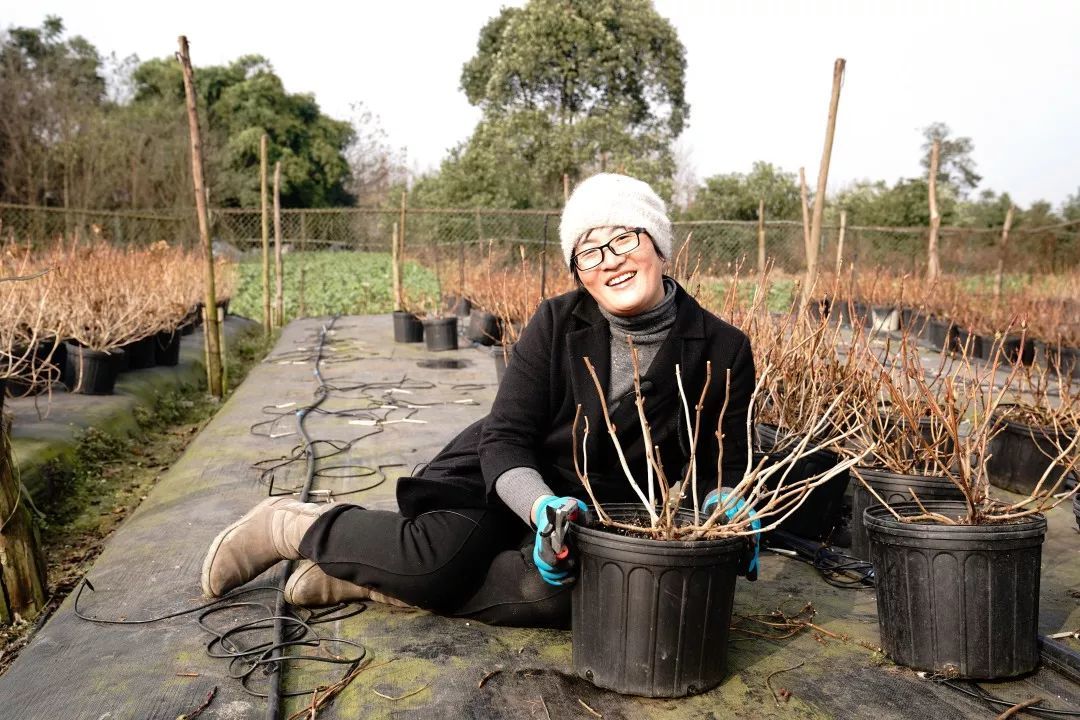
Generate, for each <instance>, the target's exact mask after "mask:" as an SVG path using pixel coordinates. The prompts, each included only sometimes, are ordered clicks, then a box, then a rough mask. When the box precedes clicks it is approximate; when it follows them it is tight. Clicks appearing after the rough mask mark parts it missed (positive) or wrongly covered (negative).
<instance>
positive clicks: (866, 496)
mask: <svg viewBox="0 0 1080 720" xmlns="http://www.w3.org/2000/svg"><path fill="white" fill-rule="evenodd" d="M852 472H853V473H856V474H858V475H861V476H862V478H863V480H865V481H866V482H868V483H870V487H872V488H874V491H875V492H877V494H878V495H880V496H881V499H882V500H884V501H885V502H887V503H888V504H889V505H894V504H896V503H905V502H912V500H911V492H910V491H911V490H914V491H915V494H916V495H918V497H919V500H920V501H926V500H962V499H963V497H964V495H963V493H961V492H960V488H958V487H956V485H954V484H953V483H952V481H951V480H949V478H947V477H941V476H937V475H901V474H900V473H894V472H891V471H889V470H885V469H884V468H869V467H860V468H855V469H854V470H853V471H852ZM851 487H852V495H851V553H850V554H851V555H852V556H853V557H857V558H859V559H860V560H869V559H870V541H869V539H868V536H867V534H866V527H865V526H864V525H863V513H864V512H865V511H866V510H867V509H868V508H872V507H880V505H879V503H878V501H877V499H876V498H875V497H874V496H873V495H871V494H870V491H869V490H867V489H866V488H865V487H863V484H862V483H861V482H859V480H858V479H857V478H855V479H853V480H852V485H851Z"/></svg>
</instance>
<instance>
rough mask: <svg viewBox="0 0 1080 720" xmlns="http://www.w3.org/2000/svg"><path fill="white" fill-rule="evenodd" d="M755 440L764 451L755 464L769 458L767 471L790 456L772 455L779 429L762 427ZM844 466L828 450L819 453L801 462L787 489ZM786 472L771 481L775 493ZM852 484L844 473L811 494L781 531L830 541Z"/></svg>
mask: <svg viewBox="0 0 1080 720" xmlns="http://www.w3.org/2000/svg"><path fill="white" fill-rule="evenodd" d="M755 437H756V440H757V444H758V445H759V447H760V451H758V452H755V453H754V455H755V457H754V462H755V463H757V462H758V461H759V460H760V457H761V456H762V455H764V456H766V457H768V458H769V460H768V461H766V467H768V466H770V465H773V464H775V463H776V462H779V461H780V460H782V459H783V457H784V456H785V455H786V453H775V452H773V451H772V449H773V447H774V446H775V445H776V440H777V429H776V428H775V427H774V426H772V425H766V424H763V423H758V424H757V425H756V426H755ZM839 462H840V458H839V457H838V456H837V455H836V454H835V453H832V452H829V451H827V450H818V451H817V452H815V453H811V454H810V455H807V456H806V457H802V458H799V460H798V461H796V462H795V464H794V467H792V468H791V471H790V472H789V473H788V476H787V479H786V480H785V481H784V483H785V485H792V484H794V483H796V482H798V481H800V480H804V479H806V478H809V477H813V476H814V475H818V474H820V473H823V472H826V471H828V470H829V469H830V468H832V467H835V466H836V465H837V463H839ZM782 475H783V472H779V473H777V474H776V475H775V476H773V478H771V479H770V481H769V483H768V487H769V488H770V489H774V488H775V487H776V485H777V483H779V481H780V478H781V476H782ZM848 481H849V475H848V473H846V472H844V473H840V474H839V475H837V476H836V477H834V478H832V479H830V480H829V481H828V482H827V483H825V484H824V485H821V486H819V487H816V488H814V489H813V490H811V491H810V494H809V495H808V496H807V498H806V500H804V501H803V504H802V505H801V506H800V507H799V508H798V509H797V510H796V511H795V512H793V513H792V514H791V515H790V516H789V517H788V518H787V519H785V520H784V521H783V522H782V523H780V525H779V527H778V529H780V530H783V531H784V532H789V533H791V534H793V535H799V536H800V537H805V538H813V539H815V540H818V539H822V538H825V537H827V536H828V535H829V534H830V533H832V531H833V528H834V527H836V524H837V523H838V522H839V521H840V518H841V515H842V510H843V503H844V491H845V490H847V486H848Z"/></svg>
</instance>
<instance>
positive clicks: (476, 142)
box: [0, 0, 1080, 227]
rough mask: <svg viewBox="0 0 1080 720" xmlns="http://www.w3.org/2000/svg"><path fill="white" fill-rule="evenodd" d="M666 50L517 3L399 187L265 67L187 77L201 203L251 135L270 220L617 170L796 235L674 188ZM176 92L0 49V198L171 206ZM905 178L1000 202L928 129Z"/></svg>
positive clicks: (944, 205) (513, 195) (254, 61)
mask: <svg viewBox="0 0 1080 720" xmlns="http://www.w3.org/2000/svg"><path fill="white" fill-rule="evenodd" d="M685 72H686V51H685V48H684V47H683V45H682V43H681V42H680V41H679V38H678V35H677V33H676V31H675V29H674V27H673V26H672V25H671V23H670V22H668V21H667V20H666V19H665V18H663V17H662V16H660V15H659V14H658V13H657V12H656V10H655V8H654V7H653V5H652V2H651V0H596V1H593V0H531V1H530V2H528V3H527V4H526V5H525V6H524V7H521V8H505V9H503V10H502V11H501V12H500V13H499V14H498V15H497V16H496V17H494V18H491V19H490V20H489V21H488V22H487V24H486V25H484V27H483V28H481V29H480V32H479V36H478V41H477V47H476V53H475V54H474V56H473V57H472V58H471V59H470V60H469V61H468V62H466V64H465V65H464V67H463V69H462V73H461V89H462V91H463V92H464V93H465V95H466V97H467V98H468V100H469V102H470V103H472V104H473V105H475V106H477V107H478V108H479V109H480V110H481V112H482V117H481V120H480V122H479V123H478V124H477V126H476V128H475V129H474V131H473V133H472V135H471V136H470V137H469V138H468V139H466V140H465V141H463V142H461V143H460V144H459V145H457V146H456V147H454V148H452V149H451V151H450V152H449V153H448V154H447V156H446V158H445V159H444V160H443V161H442V163H441V165H440V167H439V168H438V169H436V170H434V171H432V172H429V173H426V174H424V175H422V176H420V177H415V178H408V173H407V171H406V170H405V167H404V155H403V152H402V151H395V150H393V149H392V148H391V147H390V145H389V141H388V139H387V136H386V133H385V132H384V131H383V130H382V128H381V127H380V125H379V122H378V119H377V118H376V117H375V116H373V115H372V114H371V113H370V112H368V111H366V109H365V108H364V107H363V106H362V105H358V106H356V108H355V117H353V118H351V119H350V120H349V121H343V120H339V119H335V118H331V117H328V116H327V115H326V114H324V113H323V112H322V111H321V110H320V108H319V106H318V104H317V102H316V101H315V99H314V97H312V96H311V95H307V94H297V93H289V92H287V91H286V90H285V88H284V86H283V84H282V82H281V79H280V78H279V77H278V76H277V75H276V74H275V73H274V70H273V67H272V65H271V64H270V62H269V60H267V59H266V58H264V57H262V56H258V55H249V56H244V57H240V58H238V59H236V60H234V61H233V62H231V63H229V64H228V65H224V66H210V67H200V68H198V69H197V71H196V85H197V92H198V96H199V105H200V113H201V122H202V124H203V131H204V142H205V145H206V158H207V159H206V163H207V168H206V175H207V179H208V186H209V193H210V202H211V204H213V205H216V206H223V207H255V206H257V205H258V192H259V179H258V166H259V138H260V137H261V136H262V134H263V133H266V134H267V135H268V136H269V139H270V162H271V164H272V163H274V162H275V161H280V162H281V163H282V203H283V205H284V206H285V207H328V206H342V205H364V206H371V205H379V204H387V205H389V204H396V203H397V202H398V193H399V192H400V190H401V189H403V188H404V187H405V186H406V183H407V182H410V184H411V187H410V190H411V199H410V203H411V204H412V205H414V206H442V207H489V208H545V209H546V208H555V207H558V206H559V205H561V203H562V198H563V178H564V176H565V177H566V178H568V180H569V182H570V184H571V185H573V184H574V183H575V182H577V181H578V180H580V179H581V178H583V177H586V176H588V175H590V174H592V173H594V172H597V171H601V170H611V171H620V172H626V173H630V174H633V175H636V176H638V177H641V178H643V179H645V180H647V181H649V182H651V183H653V184H654V186H656V187H657V188H658V190H660V192H661V193H662V194H663V195H664V196H665V197H668V198H676V199H677V200H678V203H677V205H676V215H677V217H678V218H679V219H687V220H695V219H727V220H756V219H757V213H758V203H759V201H764V203H765V215H766V218H767V219H769V220H799V219H801V207H800V194H799V186H798V180H797V177H796V175H795V173H793V172H791V171H789V170H785V169H783V168H780V167H777V166H775V165H773V164H771V163H769V162H765V161H761V162H756V163H754V164H753V166H752V167H751V168H750V169H749V170H748V171H747V172H743V173H726V174H718V175H714V176H711V177H708V178H705V179H704V180H703V181H701V182H697V181H696V180H693V179H688V178H687V175H686V173H685V172H684V171H683V170H684V169H682V168H680V167H679V162H678V158H677V157H676V153H675V151H674V148H675V147H676V141H677V139H678V138H679V136H680V134H681V133H682V131H683V129H684V128H685V127H686V124H687V122H688V121H689V117H690V107H689V104H688V103H687V101H686V97H685ZM183 101H184V94H183V84H182V79H181V74H180V69H179V66H178V64H177V62H176V61H175V59H174V58H171V57H166V58H159V59H152V60H148V61H145V62H140V61H139V60H138V59H137V58H129V59H127V60H125V61H116V60H115V59H110V58H103V57H102V56H101V55H100V53H99V52H98V51H97V49H96V48H94V47H93V45H91V44H90V43H89V42H87V41H86V40H85V39H83V38H81V37H78V36H74V37H67V36H66V35H65V32H64V27H63V23H62V21H61V20H60V19H59V18H55V17H49V18H46V20H45V21H44V23H43V24H42V26H41V27H39V28H12V29H10V30H8V31H7V32H6V33H4V34H2V35H0V107H2V108H4V111H3V112H2V113H0V200H2V201H6V202H15V203H25V204H31V205H50V206H62V207H86V208H101V209H128V208H132V209H134V208H169V207H189V206H190V205H191V204H192V201H191V192H190V189H189V188H190V187H191V183H190V160H189V155H188V145H187V143H188V139H187V130H186V119H185V115H184V111H183ZM923 135H924V139H925V141H926V142H925V144H924V147H923V158H922V159H923V165H924V168H927V169H928V167H929V160H928V158H929V148H930V144H931V143H932V141H933V140H934V139H939V140H941V142H942V152H941V165H940V169H939V177H938V195H939V206H940V209H941V213H942V222H943V224H944V225H961V226H969V227H998V226H1000V225H1001V224H1002V223H1003V222H1004V218H1005V213H1006V212H1007V210H1008V207H1009V206H1010V204H1011V203H1012V200H1011V198H1010V197H1009V196H1008V194H1007V193H1000V194H999V193H997V192H995V191H993V190H990V189H984V188H983V189H981V188H980V187H979V184H980V182H981V180H982V178H981V177H980V176H979V175H978V173H977V172H976V167H975V163H974V161H973V159H972V154H973V151H974V143H973V142H972V140H971V139H970V138H967V137H962V136H956V135H954V134H953V133H952V132H951V131H950V129H949V128H948V127H947V126H946V125H944V124H943V123H934V124H932V125H930V126H928V127H927V128H925V129H924V131H923ZM927 191H928V187H927V179H926V177H925V176H921V177H913V178H901V179H898V180H896V181H895V182H893V183H892V184H889V183H888V182H886V181H884V180H864V181H859V182H855V183H852V184H850V185H848V186H847V187H845V188H843V189H841V190H840V191H839V192H837V193H836V195H835V197H831V198H829V200H828V206H827V212H828V213H829V216H830V220H831V221H834V222H835V220H836V216H837V215H838V213H839V212H840V211H841V210H844V211H846V212H847V221H848V224H849V225H882V226H925V225H927V224H928V223H929V208H928V204H927ZM1077 219H1080V190H1078V191H1077V193H1076V194H1074V195H1072V196H1070V197H1069V198H1068V200H1067V201H1066V202H1065V204H1064V205H1063V207H1061V208H1060V209H1059V210H1057V211H1055V209H1054V208H1052V207H1051V205H1050V204H1049V203H1047V202H1044V201H1039V202H1035V203H1032V205H1031V206H1029V207H1027V208H1021V209H1020V212H1019V213H1018V216H1017V221H1016V224H1017V225H1021V224H1023V225H1027V226H1035V225H1044V224H1052V223H1054V222H1059V221H1061V220H1077Z"/></svg>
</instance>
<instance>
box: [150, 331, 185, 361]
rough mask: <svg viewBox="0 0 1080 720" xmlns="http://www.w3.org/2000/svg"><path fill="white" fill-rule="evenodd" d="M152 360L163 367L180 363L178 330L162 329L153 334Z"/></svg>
mask: <svg viewBox="0 0 1080 720" xmlns="http://www.w3.org/2000/svg"><path fill="white" fill-rule="evenodd" d="M154 361H155V362H156V363H157V364H158V365H162V366H165V367H174V366H176V365H179V364H180V331H179V330H171V331H170V330H162V331H161V332H159V333H158V334H157V335H155V336H154Z"/></svg>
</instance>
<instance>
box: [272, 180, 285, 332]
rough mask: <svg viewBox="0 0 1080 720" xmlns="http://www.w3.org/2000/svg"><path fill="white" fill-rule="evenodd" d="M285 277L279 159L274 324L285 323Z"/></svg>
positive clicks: (276, 184) (276, 206)
mask: <svg viewBox="0 0 1080 720" xmlns="http://www.w3.org/2000/svg"><path fill="white" fill-rule="evenodd" d="M284 285H285V279H284V278H283V277H282V266H281V161H280V160H278V161H277V162H276V163H274V324H275V325H277V326H278V327H281V326H282V325H284V324H285V287H284Z"/></svg>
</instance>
